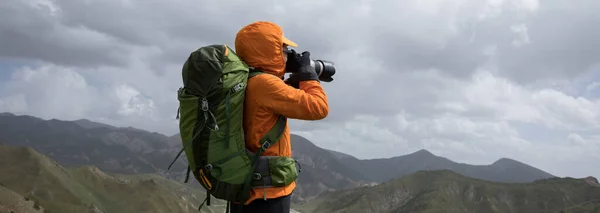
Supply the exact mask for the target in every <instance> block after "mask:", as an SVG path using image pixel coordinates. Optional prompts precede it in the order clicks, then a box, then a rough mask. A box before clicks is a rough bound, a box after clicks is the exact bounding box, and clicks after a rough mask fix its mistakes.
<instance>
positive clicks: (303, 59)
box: [286, 50, 319, 88]
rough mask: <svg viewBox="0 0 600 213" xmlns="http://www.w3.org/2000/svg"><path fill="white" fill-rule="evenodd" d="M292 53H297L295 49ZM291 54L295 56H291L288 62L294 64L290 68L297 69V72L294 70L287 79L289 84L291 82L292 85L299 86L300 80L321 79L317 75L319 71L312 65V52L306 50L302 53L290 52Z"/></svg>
mask: <svg viewBox="0 0 600 213" xmlns="http://www.w3.org/2000/svg"><path fill="white" fill-rule="evenodd" d="M292 51H293V50H292ZM292 53H295V51H293V52H292ZM290 56H293V57H289V58H288V62H289V64H291V66H292V67H290V68H291V69H292V70H294V69H295V70H294V71H295V72H292V74H291V75H290V77H289V78H288V79H287V80H286V83H287V84H289V85H290V86H292V87H295V88H298V85H299V84H300V81H310V80H315V81H319V76H317V72H316V71H315V69H314V68H313V67H312V66H310V61H311V60H310V52H308V51H305V52H302V55H298V54H290ZM290 61H293V62H290ZM286 66H287V65H286Z"/></svg>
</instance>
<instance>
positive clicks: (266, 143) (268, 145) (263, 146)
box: [261, 141, 271, 150]
mask: <svg viewBox="0 0 600 213" xmlns="http://www.w3.org/2000/svg"><path fill="white" fill-rule="evenodd" d="M269 147H271V143H270V142H269V141H265V142H264V143H263V144H262V145H261V148H262V149H263V150H267V149H268V148H269Z"/></svg>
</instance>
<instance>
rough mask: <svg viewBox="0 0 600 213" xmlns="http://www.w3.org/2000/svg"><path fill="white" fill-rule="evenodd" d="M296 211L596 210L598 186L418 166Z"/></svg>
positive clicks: (579, 181) (448, 212)
mask: <svg viewBox="0 0 600 213" xmlns="http://www.w3.org/2000/svg"><path fill="white" fill-rule="evenodd" d="M294 208H296V209H298V210H299V211H300V212H313V213H319V212H327V213H331V212H345V213H353V212H357V213H358V212H360V213H364V212H368V213H387V212H390V213H391V212H394V213H402V212H427V213H435V212H445V213H452V212H460V213H471V212H473V213H475V212H489V213H496V212H503V213H504V212H507V213H512V212H515V213H516V212H553V213H554V212H556V213H559V212H565V213H566V212H582V213H583V212H588V213H591V212H600V187H598V186H596V185H592V184H590V183H588V182H587V181H585V180H584V179H574V178H548V179H543V180H537V181H534V182H532V183H499V182H491V181H485V180H480V179H475V178H469V177H466V176H463V175H461V174H459V173H456V172H453V171H449V170H437V171H419V172H416V173H413V174H410V175H407V176H405V177H403V178H398V179H393V180H390V181H388V182H385V183H382V184H380V185H377V186H365V187H359V188H355V189H348V190H340V191H336V192H326V193H323V194H322V195H321V196H319V197H317V198H315V199H313V200H312V201H311V202H309V203H306V204H303V205H297V206H295V207H294Z"/></svg>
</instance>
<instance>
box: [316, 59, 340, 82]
mask: <svg viewBox="0 0 600 213" xmlns="http://www.w3.org/2000/svg"><path fill="white" fill-rule="evenodd" d="M333 65H334V64H333V62H331V61H326V60H320V59H317V60H310V66H311V67H313V68H314V69H315V71H317V75H318V76H319V80H321V81H325V82H331V81H333V78H332V76H333V75H335V67H334V66H333Z"/></svg>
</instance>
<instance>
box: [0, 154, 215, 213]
mask: <svg viewBox="0 0 600 213" xmlns="http://www.w3.org/2000/svg"><path fill="white" fill-rule="evenodd" d="M0 156H2V160H0V174H2V175H0V185H1V186H2V187H0V198H2V199H0V200H1V201H0V212H4V211H6V212H10V211H15V212H23V211H19V209H18V208H21V210H22V209H23V208H29V207H31V208H33V209H34V210H35V209H37V210H39V211H43V212H44V213H48V212H82V213H85V212H93V213H101V212H110V213H113V212H117V213H118V212H198V210H197V208H198V205H199V204H201V203H202V201H203V200H204V198H205V195H206V192H204V191H202V190H199V189H196V188H193V187H190V186H189V185H184V184H181V183H179V182H175V181H173V180H169V179H166V178H163V177H161V176H158V175H148V174H136V175H123V174H110V173H105V172H103V171H102V170H100V169H98V168H97V167H94V166H83V167H74V168H64V167H62V166H60V165H59V164H58V163H57V162H56V161H53V160H52V159H50V158H49V157H47V156H44V155H42V154H41V153H39V152H37V151H35V150H34V149H32V148H29V147H13V146H6V145H3V146H0ZM23 205H24V206H23ZM214 211H219V212H220V211H224V202H222V201H220V200H216V199H215V200H214V201H211V206H208V207H207V206H205V207H203V209H202V212H214Z"/></svg>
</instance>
